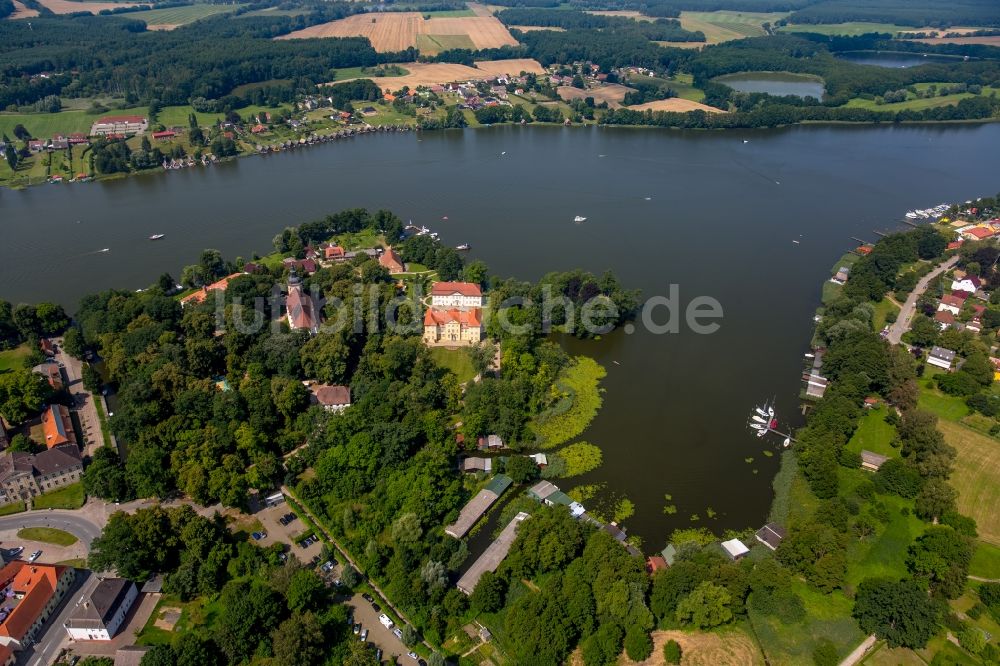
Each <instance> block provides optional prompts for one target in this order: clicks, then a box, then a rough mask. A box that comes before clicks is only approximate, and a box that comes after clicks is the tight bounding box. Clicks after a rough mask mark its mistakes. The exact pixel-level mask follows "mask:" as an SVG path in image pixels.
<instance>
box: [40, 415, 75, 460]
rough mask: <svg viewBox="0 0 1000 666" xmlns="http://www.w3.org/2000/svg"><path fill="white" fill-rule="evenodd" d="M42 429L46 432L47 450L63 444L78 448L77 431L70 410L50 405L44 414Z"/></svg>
mask: <svg viewBox="0 0 1000 666" xmlns="http://www.w3.org/2000/svg"><path fill="white" fill-rule="evenodd" d="M42 429H43V431H44V432H45V446H46V448H49V449H51V448H53V447H56V446H60V445H62V444H72V445H73V446H76V431H75V430H73V420H72V419H71V418H70V415H69V410H68V409H66V407H65V406H64V405H49V406H48V407H47V408H45V411H43V412H42Z"/></svg>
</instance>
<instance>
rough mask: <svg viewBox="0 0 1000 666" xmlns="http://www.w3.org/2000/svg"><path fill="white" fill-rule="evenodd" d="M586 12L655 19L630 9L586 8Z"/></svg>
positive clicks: (645, 19)
mask: <svg viewBox="0 0 1000 666" xmlns="http://www.w3.org/2000/svg"><path fill="white" fill-rule="evenodd" d="M586 13H587V14H594V15H596V16H619V17H621V18H630V19H632V20H634V21H655V20H656V19H654V18H653V17H652V16H646V15H645V14H643V13H642V12H637V11H634V10H630V9H607V10H600V9H594V10H588V11H587V12H586Z"/></svg>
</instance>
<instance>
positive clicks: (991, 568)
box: [969, 542, 1000, 578]
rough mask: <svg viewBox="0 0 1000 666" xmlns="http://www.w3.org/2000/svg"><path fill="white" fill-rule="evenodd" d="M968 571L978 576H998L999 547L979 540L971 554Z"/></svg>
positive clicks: (999, 571)
mask: <svg viewBox="0 0 1000 666" xmlns="http://www.w3.org/2000/svg"><path fill="white" fill-rule="evenodd" d="M969 573H970V574H972V575H973V576H979V577H980V578H1000V548H998V547H997V546H994V545H992V544H988V543H982V542H980V543H979V545H978V546H977V547H976V552H975V554H973V556H972V566H970V567H969Z"/></svg>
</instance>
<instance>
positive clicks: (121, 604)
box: [63, 578, 139, 641]
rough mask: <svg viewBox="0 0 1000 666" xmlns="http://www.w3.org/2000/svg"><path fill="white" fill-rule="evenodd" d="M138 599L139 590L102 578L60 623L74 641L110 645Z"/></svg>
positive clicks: (133, 584)
mask: <svg viewBox="0 0 1000 666" xmlns="http://www.w3.org/2000/svg"><path fill="white" fill-rule="evenodd" d="M138 598H139V588H137V587H136V586H135V583H133V582H132V581H130V580H125V579H124V578H104V579H102V580H101V582H99V583H98V584H97V587H96V588H94V591H93V592H91V593H90V596H89V597H88V598H86V599H81V600H80V603H78V604H77V606H76V608H74V609H73V612H72V614H70V616H69V618H68V619H67V620H66V622H65V623H63V626H64V627H65V628H66V633H67V634H69V637H70V638H71V639H73V640H75V641H109V640H111V639H112V638H114V637H115V634H117V633H118V630H119V629H121V627H122V625H123V624H124V623H125V618H126V617H127V616H128V612H129V610H130V609H131V608H132V606H133V604H135V601H136V599H138Z"/></svg>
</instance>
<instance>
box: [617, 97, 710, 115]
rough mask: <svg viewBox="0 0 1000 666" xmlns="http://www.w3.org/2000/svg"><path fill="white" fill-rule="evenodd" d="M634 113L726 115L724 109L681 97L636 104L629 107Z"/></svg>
mask: <svg viewBox="0 0 1000 666" xmlns="http://www.w3.org/2000/svg"><path fill="white" fill-rule="evenodd" d="M628 108H630V109H632V110H633V111H645V110H646V109H650V110H652V111H674V112H676V113H686V112H688V111H707V112H708V113H725V111H723V110H722V109H717V108H715V107H714V106H708V105H707V104H700V103H698V102H692V101H691V100H689V99H682V98H680V97H671V98H670V99H658V100H656V101H655V102H646V103H645V104H636V105H635V106H630V107H628Z"/></svg>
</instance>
